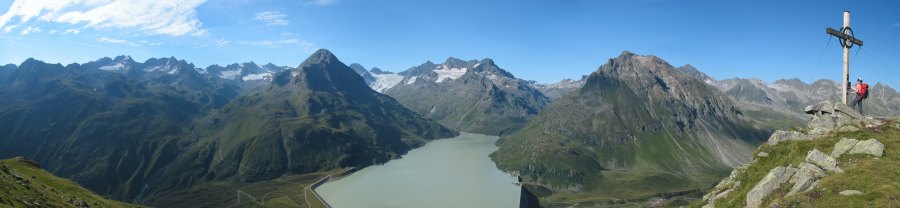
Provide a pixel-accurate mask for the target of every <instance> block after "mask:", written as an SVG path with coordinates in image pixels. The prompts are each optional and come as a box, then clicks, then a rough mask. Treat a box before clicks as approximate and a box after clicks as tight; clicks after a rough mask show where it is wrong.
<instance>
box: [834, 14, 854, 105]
mask: <svg viewBox="0 0 900 208" xmlns="http://www.w3.org/2000/svg"><path fill="white" fill-rule="evenodd" d="M825 33H826V34H829V35H832V36H835V37H838V38H839V39H840V41H841V47H843V48H844V76H842V77H841V83H840V85H841V86H842V87H841V92H843V95H841V101H843V102H844V104H849V103H848V102H847V96H848V95H849V93H847V88H848V87H850V86H848V85H847V84H849V82H850V48H851V47H853V45H859V46H862V45H863V41H862V40H860V39H856V37H854V35H853V30H851V29H850V11H844V27H842V28H841V30H840V31H838V30H835V29H831V28H825Z"/></svg>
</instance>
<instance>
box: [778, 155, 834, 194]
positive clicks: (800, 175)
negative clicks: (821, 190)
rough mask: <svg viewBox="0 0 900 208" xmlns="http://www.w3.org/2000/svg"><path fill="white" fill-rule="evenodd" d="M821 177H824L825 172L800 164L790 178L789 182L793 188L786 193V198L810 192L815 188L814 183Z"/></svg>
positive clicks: (815, 167)
mask: <svg viewBox="0 0 900 208" xmlns="http://www.w3.org/2000/svg"><path fill="white" fill-rule="evenodd" d="M822 177H825V171H824V170H822V169H821V168H819V167H817V166H815V165H813V164H809V163H805V162H804V163H800V165H798V166H797V172H796V173H794V175H793V176H791V180H790V182H791V184H794V186H793V187H792V188H791V191H790V192H788V193H787V196H791V195H794V194H797V193H805V192H807V191H810V190H812V189H813V188H815V184H816V182H817V181H818V180H819V179H821V178H822Z"/></svg>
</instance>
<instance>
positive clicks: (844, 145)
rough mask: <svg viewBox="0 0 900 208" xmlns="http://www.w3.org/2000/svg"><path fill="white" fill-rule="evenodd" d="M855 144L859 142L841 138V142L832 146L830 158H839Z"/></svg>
mask: <svg viewBox="0 0 900 208" xmlns="http://www.w3.org/2000/svg"><path fill="white" fill-rule="evenodd" d="M857 142H859V140H855V139H847V138H841V141H838V143H837V144H834V150H831V157H834V158H835V159H837V158H840V157H841V155H842V154H844V153H846V152H847V151H849V150H850V149H852V148H853V146H854V145H856V143H857Z"/></svg>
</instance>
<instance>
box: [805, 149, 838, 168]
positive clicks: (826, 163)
mask: <svg viewBox="0 0 900 208" xmlns="http://www.w3.org/2000/svg"><path fill="white" fill-rule="evenodd" d="M806 162H808V163H812V164H813V165H816V166H818V167H820V168H822V169H824V170H827V171H831V172H835V173H843V172H844V170H841V168H840V167H838V166H837V160H835V159H834V158H833V157H831V156H828V155H827V154H825V153H823V152H822V151H819V150H818V149H813V150H810V151H809V152H808V153H806Z"/></svg>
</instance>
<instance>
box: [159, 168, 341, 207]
mask: <svg viewBox="0 0 900 208" xmlns="http://www.w3.org/2000/svg"><path fill="white" fill-rule="evenodd" d="M344 171H345V170H344V169H334V170H329V171H323V172H318V173H309V174H301V175H289V176H282V177H279V178H277V179H274V180H269V181H261V182H254V183H244V184H237V185H231V184H227V183H205V184H201V185H198V186H195V187H193V188H191V189H189V190H186V191H182V192H178V193H171V194H167V195H166V196H161V197H160V199H159V200H158V201H157V203H156V204H154V206H157V207H299V208H326V207H327V206H326V205H325V203H324V202H322V201H321V200H320V199H319V198H317V197H316V196H315V194H314V193H313V192H312V190H311V189H310V188H311V186H312V185H313V184H314V183H316V182H318V181H320V180H322V179H323V178H325V177H327V176H329V175H332V174H342V173H344Z"/></svg>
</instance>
